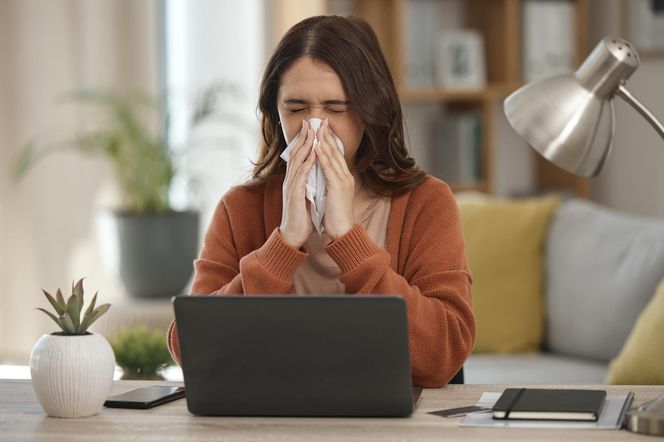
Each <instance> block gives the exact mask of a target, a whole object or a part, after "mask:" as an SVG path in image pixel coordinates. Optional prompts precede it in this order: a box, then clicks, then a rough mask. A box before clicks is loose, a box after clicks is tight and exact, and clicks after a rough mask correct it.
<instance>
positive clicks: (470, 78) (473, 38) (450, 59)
mask: <svg viewBox="0 0 664 442" xmlns="http://www.w3.org/2000/svg"><path fill="white" fill-rule="evenodd" d="M437 49H438V57H437V59H436V83H437V86H439V87H442V88H444V89H481V88H483V87H485V86H486V64H485V54H484V41H483V40H482V35H481V34H480V33H479V32H476V31H473V30H469V29H459V30H448V31H442V32H440V33H439V36H438V48H437Z"/></svg>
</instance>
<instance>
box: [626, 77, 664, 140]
mask: <svg viewBox="0 0 664 442" xmlns="http://www.w3.org/2000/svg"><path fill="white" fill-rule="evenodd" d="M616 94H617V95H618V96H619V97H621V98H622V99H623V100H625V101H626V102H627V103H629V105H630V106H632V107H633V108H634V109H636V111H637V112H638V113H640V114H641V116H643V118H645V119H646V120H647V121H648V123H650V125H651V126H652V127H653V128H654V129H655V130H656V131H657V133H658V134H659V136H660V137H662V138H663V139H664V125H662V123H661V122H660V121H659V120H658V119H657V118H656V117H655V116H654V115H653V113H652V112H650V111H649V110H648V109H647V108H646V107H645V106H644V105H643V103H641V102H640V101H639V100H637V98H636V97H635V96H634V95H632V93H631V92H630V91H628V90H627V89H626V88H625V86H624V85H622V84H621V85H620V86H618V89H617V90H616Z"/></svg>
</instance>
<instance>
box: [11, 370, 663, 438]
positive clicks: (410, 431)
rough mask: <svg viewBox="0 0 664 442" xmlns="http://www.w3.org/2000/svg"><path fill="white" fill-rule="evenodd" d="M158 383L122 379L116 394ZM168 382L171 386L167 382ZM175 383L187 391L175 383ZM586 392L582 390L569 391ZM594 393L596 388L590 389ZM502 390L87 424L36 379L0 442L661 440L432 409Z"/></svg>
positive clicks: (18, 395)
mask: <svg viewBox="0 0 664 442" xmlns="http://www.w3.org/2000/svg"><path fill="white" fill-rule="evenodd" d="M154 383H158V382H144V381H116V382H115V383H114V385H113V390H112V392H111V393H112V394H118V393H122V392H125V391H128V390H131V389H133V388H138V387H141V386H145V385H150V384H154ZM161 384H164V383H163V382H161ZM168 384H170V385H181V383H178V382H168ZM569 387H570V388H572V387H574V388H579V386H569ZM589 387H590V386H589ZM504 388H505V386H504V385H503V386H500V385H453V386H448V387H446V388H444V389H440V390H424V391H423V392H422V396H421V397H420V400H419V402H418V405H417V409H416V410H415V412H414V413H413V415H412V416H411V417H409V418H398V419H389V418H382V419H380V418H379V419H376V418H372V419H361V418H347V419H339V418H260V417H255V418H254V417H244V418H232V417H196V416H193V415H191V414H189V412H188V411H187V407H186V403H185V400H184V399H181V400H177V401H175V402H171V403H168V404H165V405H162V406H159V407H156V408H153V409H151V410H123V409H109V408H105V409H103V410H102V412H101V413H100V414H98V415H96V416H92V417H88V418H82V419H55V418H49V417H46V415H45V414H44V412H43V411H42V409H41V408H40V406H39V403H38V402H37V399H36V398H35V396H34V393H33V391H32V386H31V385H30V381H29V380H0V441H46V440H48V441H109V442H118V441H159V442H161V441H211V440H232V441H317V440H331V441H332V440H333V441H380V442H386V441H395V440H399V441H410V440H412V441H441V440H457V439H463V440H464V441H475V440H477V441H480V440H491V441H503V440H504V441H508V440H509V441H513V440H524V441H526V440H527V441H539V440H542V441H560V440H584V441H585V440H588V441H595V440H597V441H616V440H620V441H623V440H639V441H642V442H645V441H649V440H654V439H652V438H651V437H650V436H644V435H639V434H634V433H629V432H627V431H625V430H620V431H619V430H550V429H549V430H532V429H486V428H459V427H458V423H459V420H460V418H454V419H446V418H441V417H437V416H433V415H430V414H427V411H433V410H439V409H442V408H451V407H457V406H463V405H470V404H473V403H475V402H476V401H477V399H479V397H480V395H481V393H482V392H483V391H502V390H503V389H504ZM593 388H604V389H607V390H608V392H609V394H612V393H613V394H617V393H621V392H623V393H624V392H626V391H629V390H633V391H634V392H635V393H636V397H635V399H634V404H639V403H641V402H645V401H647V400H650V399H654V398H655V397H656V396H658V395H660V394H663V393H664V386H655V387H653V386H643V387H642V386H639V387H627V386H625V387H624V386H593Z"/></svg>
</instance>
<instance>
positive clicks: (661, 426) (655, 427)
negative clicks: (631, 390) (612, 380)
mask: <svg viewBox="0 0 664 442" xmlns="http://www.w3.org/2000/svg"><path fill="white" fill-rule="evenodd" d="M627 430H629V431H632V432H634V433H643V434H650V435H652V436H664V395H662V396H660V397H658V398H657V399H655V400H652V401H650V402H646V403H645V404H641V405H639V406H638V407H637V408H635V409H633V410H630V411H628V412H627Z"/></svg>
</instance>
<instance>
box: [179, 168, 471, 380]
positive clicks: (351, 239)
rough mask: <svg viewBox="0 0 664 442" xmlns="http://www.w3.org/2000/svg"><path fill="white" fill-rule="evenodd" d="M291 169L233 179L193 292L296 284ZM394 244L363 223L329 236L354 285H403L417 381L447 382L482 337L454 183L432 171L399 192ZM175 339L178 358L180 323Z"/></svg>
mask: <svg viewBox="0 0 664 442" xmlns="http://www.w3.org/2000/svg"><path fill="white" fill-rule="evenodd" d="M282 183H283V175H281V176H275V177H271V178H270V179H268V180H267V181H266V182H265V183H263V184H259V185H243V186H237V187H234V188H233V189H231V190H230V191H229V192H228V193H227V194H226V195H225V196H224V197H223V198H222V200H221V201H220V203H219V205H218V206H217V209H216V211H215V213H214V216H213V218H212V221H211V223H210V226H209V228H208V231H207V234H206V237H205V242H204V244H203V248H202V250H201V253H200V256H199V258H198V259H197V260H196V262H195V263H194V264H195V269H196V274H195V277H194V282H193V286H192V290H191V291H192V293H193V294H214V295H241V294H244V295H252V294H270V293H275V294H285V293H293V273H294V272H295V270H296V269H297V268H298V266H299V265H300V264H301V263H302V262H303V261H304V260H305V259H306V257H307V253H306V251H302V250H296V249H294V248H292V247H290V246H289V245H288V244H286V243H285V242H284V241H283V240H282V239H281V236H280V235H279V229H278V227H279V225H280V222H281V210H282V193H281V192H282V190H281V188H282ZM386 249H387V251H385V250H383V249H381V248H379V247H378V246H376V245H375V244H374V243H373V241H372V240H371V239H370V238H369V236H368V235H367V233H366V232H365V230H364V228H363V227H362V225H361V224H356V225H355V226H354V227H353V228H352V229H351V230H350V231H349V232H348V233H346V234H345V235H344V236H342V237H341V238H338V239H337V240H336V241H334V242H332V243H330V244H329V245H328V246H327V247H326V251H327V253H328V254H329V255H330V257H331V258H332V259H333V260H334V261H335V262H336V263H337V265H338V266H339V269H340V270H341V275H340V280H341V282H342V283H343V284H345V286H346V292H347V293H349V294H358V295H361V294H400V295H403V297H404V298H405V300H406V306H407V316H408V334H409V348H410V358H411V369H412V376H413V384H414V385H419V386H422V387H429V388H432V387H441V386H443V385H444V384H446V383H447V382H448V381H449V380H450V379H451V378H452V376H454V374H455V373H456V372H457V371H458V370H459V368H460V367H461V366H462V365H463V363H464V361H465V360H466V357H467V356H468V354H469V353H470V350H471V349H472V346H473V342H474V339H475V320H474V317H473V313H472V308H471V290H470V288H471V283H472V278H471V274H470V272H469V270H468V265H467V261H466V254H465V243H464V239H463V234H462V232H461V226H460V222H459V213H458V209H457V206H456V202H455V199H454V196H453V195H452V192H451V191H450V189H449V187H448V186H447V185H446V184H444V183H443V182H441V181H439V180H437V179H435V178H433V177H427V178H426V179H425V180H424V181H423V182H422V183H420V184H419V185H418V186H417V187H416V188H415V189H414V190H412V191H410V192H408V193H405V194H402V195H398V196H394V197H393V198H392V202H391V208H390V214H389V219H388V225H387V238H386ZM168 346H169V349H170V351H171V354H172V355H173V358H174V359H175V360H176V361H177V362H178V363H180V351H179V343H178V338H177V327H176V325H175V322H173V323H172V324H171V326H170V328H169V331H168Z"/></svg>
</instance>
